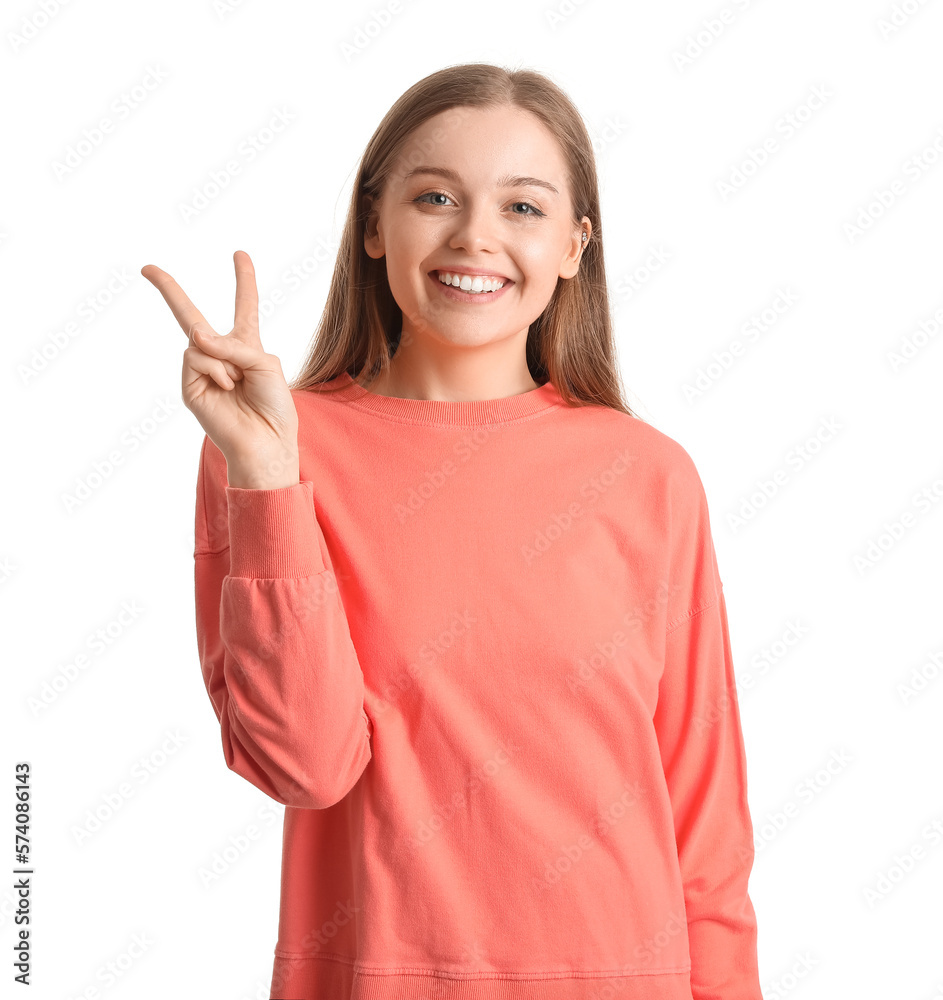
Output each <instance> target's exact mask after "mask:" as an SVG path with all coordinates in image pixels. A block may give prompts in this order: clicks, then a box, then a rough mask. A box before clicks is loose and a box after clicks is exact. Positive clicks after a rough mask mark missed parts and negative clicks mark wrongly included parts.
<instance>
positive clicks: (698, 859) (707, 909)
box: [653, 461, 762, 1000]
mask: <svg viewBox="0 0 943 1000" xmlns="http://www.w3.org/2000/svg"><path fill="white" fill-rule="evenodd" d="M686 464H687V465H688V474H687V475H686V476H685V477H683V479H684V486H683V495H682V496H681V497H677V496H676V498H675V501H674V502H673V503H672V504H671V509H672V514H673V516H674V517H676V518H680V519H681V520H680V521H678V522H676V523H675V524H674V525H673V526H672V538H673V541H674V542H676V543H677V545H676V549H675V551H674V554H673V556H672V561H671V567H670V576H671V577H672V579H673V583H674V592H675V593H676V594H677V595H678V597H677V598H676V603H674V604H673V606H672V607H671V608H670V609H669V615H668V621H667V634H666V636H665V663H664V671H663V674H662V678H661V681H660V684H659V690H658V703H657V706H656V709H655V714H654V720H653V721H654V725H655V730H656V733H657V737H658V744H659V750H660V753H661V760H662V765H663V767H664V772H665V780H666V783H667V787H668V793H669V797H670V799H671V807H672V812H673V815H674V827H675V839H676V844H677V851H678V860H679V863H680V869H681V876H682V882H683V885H684V901H685V912H686V917H687V930H688V941H689V946H690V955H691V992H692V997H693V1000H762V992H761V989H760V982H759V970H758V963H757V924H756V916H755V913H754V910H753V905H752V902H751V900H750V897H749V894H748V891H747V886H748V880H749V876H750V872H751V869H752V867H753V860H754V846H753V826H752V821H751V818H750V810H749V805H748V802H747V769H746V755H745V752H744V744H743V735H742V731H741V728H740V713H739V707H738V702H737V693H736V680H735V676H734V664H733V657H732V655H731V649H730V638H729V634H728V628H727V607H726V603H725V600H724V593H723V583H722V581H721V579H720V574H719V572H718V567H717V559H716V554H715V551H714V545H713V541H712V538H711V531H710V520H709V516H708V509H707V501H706V497H705V495H704V490H703V487H702V484H701V481H700V478H699V477H698V476H697V473H696V471H695V470H694V467H693V464H690V462H689V461H688V462H687V463H686Z"/></svg>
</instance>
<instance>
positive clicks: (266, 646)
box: [194, 435, 372, 809]
mask: <svg viewBox="0 0 943 1000" xmlns="http://www.w3.org/2000/svg"><path fill="white" fill-rule="evenodd" d="M196 492H197V497H196V527H195V545H194V582H195V596H196V632H197V644H198V647H199V656H200V663H201V666H202V671H203V680H204V683H205V684H206V689H207V692H208V693H209V696H210V701H211V702H212V704H213V708H214V710H215V712H216V716H217V719H218V720H219V723H220V727H221V735H222V744H223V754H224V756H225V759H226V764H227V766H228V767H229V768H230V769H231V770H232V771H235V772H236V774H239V775H241V776H242V777H243V778H245V779H246V780H247V781H250V782H251V783H252V784H253V785H255V786H256V787H257V788H259V789H261V790H262V791H263V792H265V793H266V795H269V796H271V797H272V798H273V799H275V801H277V802H280V803H282V804H283V805H286V806H296V807H299V808H304V809H324V808H327V807H328V806H331V805H333V804H334V803H336V802H339V801H340V800H341V799H342V798H343V797H344V796H345V795H346V794H347V792H348V791H350V789H351V788H352V787H353V786H354V785H355V784H356V782H357V780H358V778H359V777H360V775H361V773H362V772H363V770H364V768H365V767H366V765H367V763H368V761H369V760H370V757H371V756H372V751H371V746H370V737H371V735H372V726H371V723H370V719H369V717H368V716H367V713H366V711H365V710H364V678H363V673H362V671H361V668H360V664H359V662H358V660H357V654H356V652H355V650H354V646H353V643H352V641H351V637H350V630H349V628H348V623H347V618H346V616H345V613H344V608H343V604H342V602H341V600H340V595H339V593H338V589H337V581H336V579H335V577H334V573H333V571H332V570H331V569H330V568H328V567H327V566H326V565H325V553H326V549H324V550H323V551H322V542H323V538H322V535H321V530H320V526H319V525H318V523H317V519H316V515H315V509H314V502H313V484H312V483H311V482H308V481H304V480H302V481H301V482H300V483H298V484H297V485H295V486H288V487H284V488H282V489H271V490H268V489H258V490H257V489H237V488H235V487H232V486H229V483H228V478H227V469H226V458H225V456H224V455H223V454H222V452H221V451H220V450H219V448H217V447H216V445H215V444H214V443H213V442H212V441H211V440H210V438H209V436H208V435H207V436H205V437H204V440H203V447H202V449H201V452H200V465H199V472H198V476H197V491H196Z"/></svg>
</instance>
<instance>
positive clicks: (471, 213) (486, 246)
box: [449, 204, 500, 254]
mask: <svg viewBox="0 0 943 1000" xmlns="http://www.w3.org/2000/svg"><path fill="white" fill-rule="evenodd" d="M499 221H500V220H499V218H498V213H497V211H496V210H495V209H493V208H489V207H488V206H487V205H471V204H470V205H468V206H467V207H466V208H464V209H463V210H462V211H461V212H460V213H458V214H457V215H455V216H453V222H452V231H451V233H450V234H449V246H450V247H451V248H452V249H453V250H457V249H462V250H465V251H467V252H468V253H470V254H474V253H481V252H482V251H485V252H487V251H490V250H496V249H497V248H498V239H499V236H498V223H499Z"/></svg>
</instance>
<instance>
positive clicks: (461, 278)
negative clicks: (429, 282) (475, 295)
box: [437, 271, 504, 292]
mask: <svg viewBox="0 0 943 1000" xmlns="http://www.w3.org/2000/svg"><path fill="white" fill-rule="evenodd" d="M437 273H438V276H439V281H441V282H442V284H443V285H452V286H453V287H456V288H461V290H462V291H463V292H496V291H497V290H498V289H499V288H503V287H504V282H503V281H501V280H500V279H499V278H494V279H492V278H482V277H481V275H480V274H476V275H475V277H474V278H473V277H472V276H471V275H470V274H450V273H449V272H448V271H438V272H437Z"/></svg>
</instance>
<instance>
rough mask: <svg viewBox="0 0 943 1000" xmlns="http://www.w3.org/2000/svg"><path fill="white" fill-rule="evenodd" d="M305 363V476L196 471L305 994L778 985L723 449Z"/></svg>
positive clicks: (627, 999)
mask: <svg viewBox="0 0 943 1000" xmlns="http://www.w3.org/2000/svg"><path fill="white" fill-rule="evenodd" d="M328 385H329V386H339V387H340V392H339V393H338V394H336V395H326V394H322V393H320V392H319V391H318V390H317V389H308V390H292V395H293V397H294V401H295V405H296V407H297V410H298V417H299V424H300V429H299V448H300V458H301V475H300V480H301V481H300V482H299V483H298V484H297V485H294V486H288V487H284V488H282V489H270V490H269V489H237V488H234V487H231V486H229V485H228V480H227V475H226V461H225V458H224V457H223V455H222V453H221V452H220V451H219V449H218V448H217V447H216V446H215V445H214V444H213V443H212V441H211V440H210V439H209V438H208V437H207V438H204V442H203V448H202V451H201V455H200V466H199V474H198V485H197V505H196V537H195V583H196V613H197V634H198V640H199V654H200V660H201V663H202V670H203V677H204V680H205V682H206V687H207V690H208V692H209V696H210V699H211V701H212V704H213V708H214V709H215V711H216V715H217V717H218V720H219V723H220V726H221V732H222V746H223V754H224V756H225V759H226V763H227V765H228V766H229V768H230V769H231V770H233V771H235V772H236V774H239V775H241V776H242V777H243V778H245V779H246V780H247V781H249V782H251V783H252V784H253V785H255V786H256V787H257V788H259V789H261V790H262V791H263V792H265V794H266V795H268V796H270V797H271V798H273V799H275V801H277V802H280V803H282V804H283V805H284V806H285V807H286V808H285V812H284V830H283V844H282V850H283V853H282V869H281V872H282V875H281V904H280V914H279V926H278V939H277V943H276V945H275V949H274V969H273V978H272V991H271V996H272V997H273V998H280V1000H290V998H293V1000H298V998H303V1000H308V998H310V1000H609V998H619V1000H642V998H644V1000H691V998H694V1000H762V995H761V992H760V985H759V978H758V969H757V948H756V936H757V928H756V919H755V914H754V910H753V906H752V903H751V900H750V897H749V895H748V892H747V883H748V878H749V874H750V871H751V868H752V865H753V858H754V847H753V829H752V824H751V818H750V812H749V807H748V802H747V773H746V759H745V754H744V745H743V737H742V732H741V728H740V716H739V709H738V703H737V697H736V686H735V677H734V665H733V662H732V658H731V651H730V642H729V638H728V632H727V617H726V607H725V604H724V594H723V585H722V582H721V579H720V575H719V572H718V566H717V560H716V556H715V551H714V546H713V543H712V538H711V529H710V522H709V518H708V507H707V502H706V498H705V493H704V489H703V486H702V483H701V480H700V477H699V475H698V473H697V471H696V469H695V466H694V464H693V461H692V459H691V457H690V456H689V455H688V453H687V452H686V451H685V450H684V448H683V447H682V446H681V445H680V444H678V443H677V442H676V441H674V440H673V439H672V438H670V437H668V436H666V435H665V434H663V433H662V432H660V431H658V430H656V429H655V428H654V427H653V426H651V425H650V424H648V423H646V422H644V421H643V420H641V419H638V418H635V417H630V416H628V415H627V414H624V413H621V412H618V411H615V410H612V409H611V408H608V407H602V406H580V407H569V406H567V405H566V403H565V402H564V401H563V399H562V398H561V396H560V395H559V393H558V391H557V390H556V388H555V387H554V386H553V385H552V384H551V383H549V382H548V383H546V384H545V385H543V386H541V387H539V388H537V389H534V390H532V391H530V392H525V393H523V394H520V395H516V396H510V397H507V398H504V399H497V400H486V401H468V402H451V401H440V400H416V399H401V398H394V397H390V396H381V395H379V394H377V393H373V392H371V391H369V390H364V389H362V388H361V387H360V386H359V385H357V384H356V383H355V382H354V381H353V380H352V379H351V378H350V376H349V375H347V374H342V375H339V376H338V377H337V378H336V379H334V380H333V381H332V382H330V383H328Z"/></svg>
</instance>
